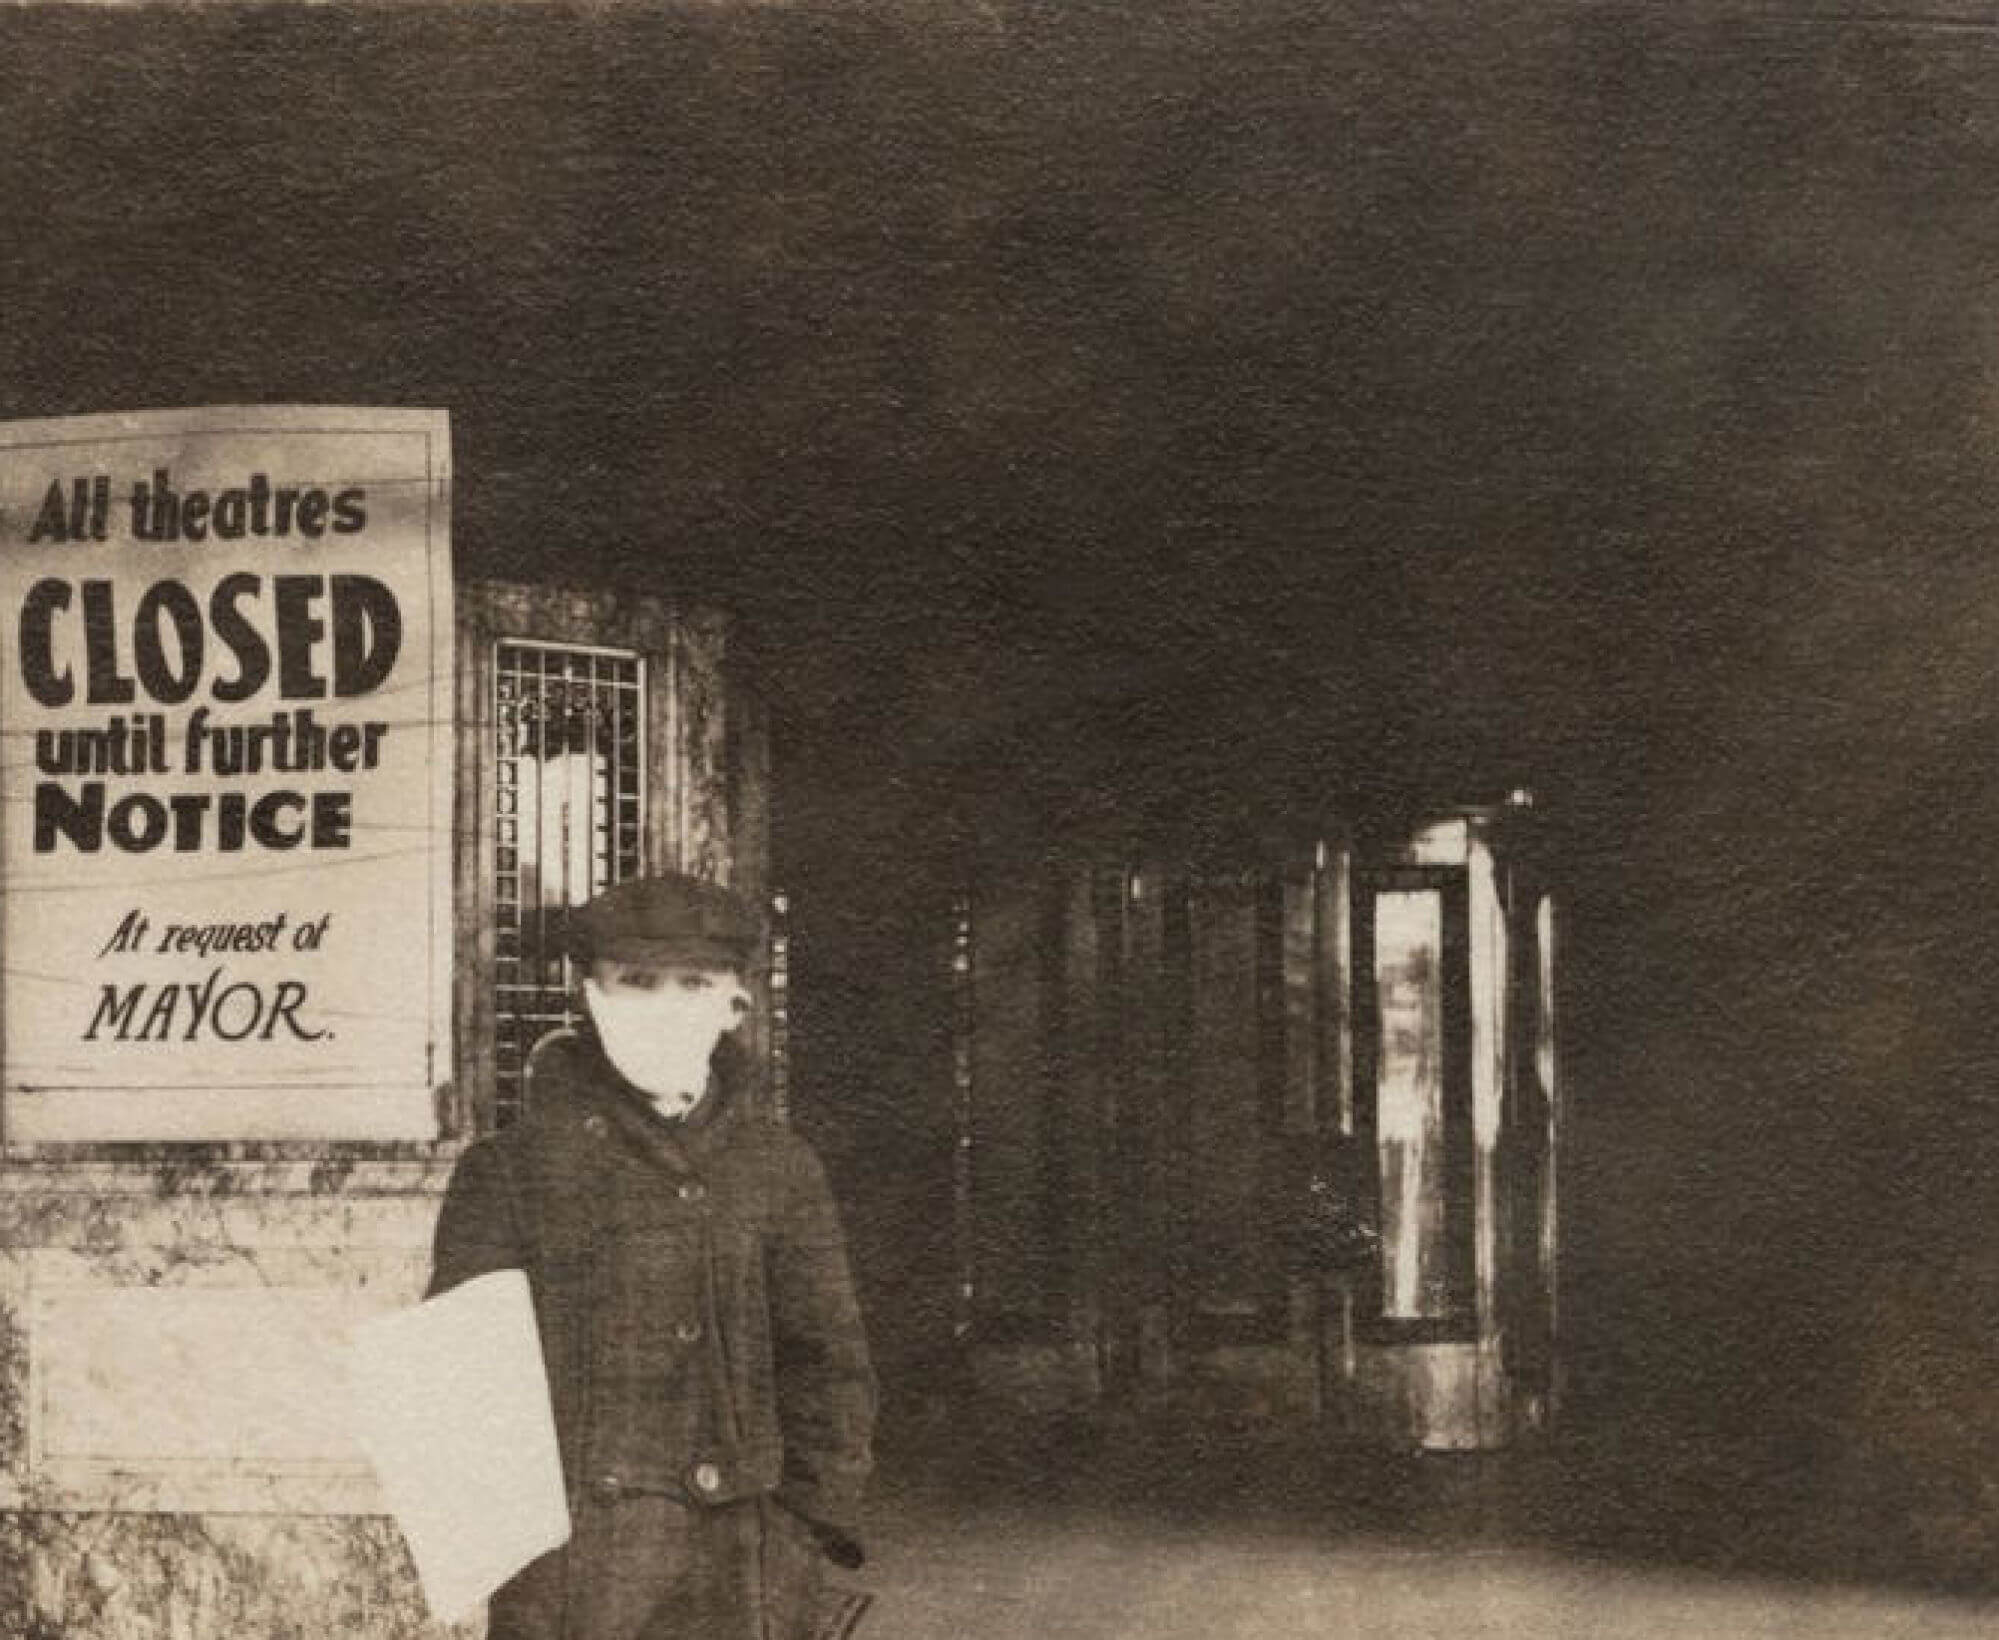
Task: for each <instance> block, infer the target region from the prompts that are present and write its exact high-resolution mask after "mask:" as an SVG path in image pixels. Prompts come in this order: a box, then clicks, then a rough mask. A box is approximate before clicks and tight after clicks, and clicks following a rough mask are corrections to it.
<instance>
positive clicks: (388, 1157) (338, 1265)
mask: <svg viewBox="0 0 1999 1640" xmlns="http://www.w3.org/2000/svg"><path fill="white" fill-rule="evenodd" d="M450 1161H451V1153H450V1152H449V1151H448V1150H444V1149H441V1148H440V1149H435V1150H433V1149H430V1148H429V1147H420V1146H405V1147H398V1148H394V1149H390V1148H386V1147H376V1148H375V1149H374V1150H373V1151H372V1152H370V1153H368V1154H365V1155H360V1154H355V1153H351V1152H348V1153H338V1152H335V1151H334V1150H333V1149H331V1148H330V1147H327V1148H324V1149H322V1150H321V1151H320V1153H318V1154H314V1152H313V1150H312V1147H309V1146H297V1145H294V1146H287V1147H265V1148H264V1149H263V1150H261V1151H252V1150H251V1149H250V1148H249V1147H241V1146H237V1147H230V1146H210V1147H205V1148H204V1149H202V1150H200V1151H195V1152H190V1151H188V1150H187V1149H186V1148H185V1147H174V1148H172V1149H169V1148H166V1147H160V1148H158V1149H157V1150H152V1151H148V1150H147V1149H145V1148H144V1147H129V1153H128V1154H125V1155H122V1156H120V1157H118V1158H117V1159H115V1160H114V1159H108V1158H105V1157H99V1158H98V1159H94V1160H77V1159H65V1158H63V1157H61V1156H59V1155H55V1154H52V1153H43V1154H39V1155H37V1154H35V1153H33V1152H27V1153H23V1152H22V1151H20V1150H18V1149H17V1150H16V1151H15V1152H13V1153H11V1154H10V1155H9V1156H8V1157H7V1159H6V1165H5V1166H4V1168H0V1247H4V1249H5V1251H4V1252H0V1502H4V1503H5V1504H6V1505H7V1506H8V1510H7V1512H6V1513H4V1514H0V1613H4V1614H6V1617H7V1619H8V1625H9V1626H8V1627H7V1628H6V1631H5V1632H7V1633H8V1634H9V1635H20V1636H22V1640H53V1637H56V1636H62V1637H64V1640H140V1637H142V1636H143V1637H147V1640H152V1637H160V1640H239V1637H240V1640H251V1637H255V1640H290V1637H292V1636H305V1635H335V1634H337V1635H340V1636H343V1637H347V1636H352V1637H356V1640H390V1637H394V1640H416V1637H418V1636H425V1635H434V1634H437V1633H440V1632H442V1631H439V1630H437V1629H436V1627H435V1626H434V1625H430V1624H428V1623H427V1622H426V1620H425V1618H424V1613H423V1609H422V1604H421V1600H420V1597H419V1595H418V1593H417V1589H416V1585H415V1581H414V1577H413V1574H412V1572H411V1570H410V1566H409V1561H408V1557H407V1553H406V1551H405V1550H404V1548H403V1545H402V1541H401V1538H400V1536H399V1534H398V1533H397V1532H396V1530H395V1528H394V1526H393V1525H392V1524H391V1523H390V1522H389V1521H388V1520H386V1519H385V1518H383V1517H382V1516H381V1514H380V1513H379V1510H380V1507H381V1506H380V1503H379V1500H378V1498H377V1496H376V1491H375V1486H374V1482H373V1478H372V1476H371V1475H370V1473H369V1471H368V1468H367V1465H366V1462H365V1460H364V1459H363V1458H362V1457H361V1455H360V1454H359V1452H358V1451H357V1450H356V1449H355V1448H354V1447H353V1446H352V1445H351V1444H350V1442H349V1440H348V1438H347V1435H346V1425H345V1417H344V1413H343V1406H344V1378H343V1374H342V1370H341V1366H340V1349H341V1345H342V1340H343V1335H344V1331H345V1328H346V1326H347V1325H348V1324H350V1323H351V1322H352V1321H353V1320H356V1319H358V1318H360V1317H361V1316H364V1315H366V1314H368V1313H370V1312H371V1311H374V1310H379V1309H383V1308H388V1307H393V1306H395V1305H400V1304H404V1303H408V1302H410V1301H411V1300H412V1299H414V1298H415V1296H416V1295H417V1294H418V1292H419V1291H420V1290H421V1286H422V1282H423V1278H424V1274H425V1271H426V1270H427V1268H428V1262H429V1259H428V1250H429V1238H430V1229H431V1224H432V1222H433V1220H434V1219H435V1216H436V1209H437V1201H438V1195H439V1192H440V1191H441V1189H442V1187H443V1183H444V1180H445V1178H446V1177H447V1176H448V1170H449V1166H450ZM463 1632H466V1633H470V1632H473V1631H472V1630H466V1631H463Z"/></svg>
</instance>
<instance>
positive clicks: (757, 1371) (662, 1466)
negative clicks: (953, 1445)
mask: <svg viewBox="0 0 1999 1640" xmlns="http://www.w3.org/2000/svg"><path fill="white" fill-rule="evenodd" d="M730 1047H731V1045H730V1044H727V1043H725V1047H724V1051H723V1052H722V1053H719V1054H718V1055H717V1059H716V1076H715V1080H714V1081H713V1082H712V1083H711V1084H710V1088H709V1092H708V1095H707V1097H706V1098H705V1099H704V1100H703V1101H702V1103H701V1104H700V1105H699V1106H698V1107H697V1108H696V1109H695V1110H694V1111H693V1112H692V1113H690V1114H689V1115H688V1116H687V1117H686V1118H685V1119H683V1120H681V1121H678V1122H669V1121H667V1120H665V1119H663V1118H662V1117H660V1116H659V1115H658V1114H657V1112H655V1111H654V1109H653V1107H652V1106H651V1104H650V1103H649V1102H648V1101H647V1100H646V1099H645V1097H644V1096H643V1095H642V1094H640V1093H638V1092H637V1091H636V1090H635V1089H633V1088H632V1087H631V1086H630V1085H629V1084H628V1083H626V1082H625V1081H624V1079H623V1078H622V1077H620V1076H619V1075H618V1074H617V1072H616V1071H615V1070H613V1069H612V1067H611V1065H610V1062H609V1061H608V1060H607V1059H606V1058H605V1057H604V1054H603V1051H602V1049H601V1048H599V1047H598V1046H597V1044H596V1042H595V1040H594V1038H593V1037H591V1036H589V1035H587V1034H584V1033H564V1034H563V1035H560V1036H557V1037H554V1038H551V1039H550V1040H549V1041H547V1042H545V1043H544V1044H543V1045H542V1046H541V1047H540V1048H538V1049H537V1050H536V1053H535V1055H534V1059H533V1062H532V1064H531V1066H530V1077H529V1099H528V1110H527V1115H526V1116H525V1117H524V1118H523V1119H522V1120H521V1121H520V1122H518V1123H517V1124H516V1125H515V1126H513V1127H511V1128H509V1129H507V1130H506V1131H504V1132H502V1133H498V1134H495V1135H493V1136H492V1137H490V1138H486V1139H482V1140H480V1141H478V1142H477V1143H476V1144H474V1145H473V1146H472V1147H471V1148H470V1149H468V1150H467V1151H466V1152H465V1154H464V1156H463V1157H461V1158H460V1160H459V1163H458V1166H457V1169H456V1171H455V1172H454V1174H453V1176H452V1180H451V1186H450V1189H449V1191H448V1192H447V1194H446V1197H445V1202H444V1208H443V1212H442V1214H441V1215H440V1217H439V1219H438V1224H437V1233H436V1244H435V1255H434V1259H433V1266H432V1274H431V1284H430V1290H431V1291H432V1292H433V1293H438V1292H443V1291H445V1290H446V1289H448V1288H450V1287H453V1286H455V1285H457V1284H458V1283H459V1282H461V1281H465V1280H468V1279H470V1278H471V1277H473V1276H478V1275H484V1274H487V1273H488V1272H491V1271H494V1270H501V1269H512V1268H520V1269H524V1270H526V1272H527V1275H528V1282H529V1286H530V1287H531V1289H532V1290H533V1293H534V1301H535V1314H536V1319H537V1322H538V1325H539V1327H540V1331H541V1344H542V1354H543V1356H544V1358H545V1360H546V1363H547V1367H548V1376H549V1394H550V1399H551V1400H552V1402H553V1404H554V1411H555V1424H556V1433H557V1437H558V1439H559V1441H560V1444H561V1450H562V1467H563V1474H564V1477H565V1479H566V1481H567V1484H568V1490H569V1506H570V1513H571V1517H572V1520H573V1532H572V1535H571V1538H570V1541H569V1543H568V1544H567V1545H566V1546H565V1547H563V1548H561V1549H558V1550H555V1551H553V1552H552V1553H550V1554H547V1555H544V1556H542V1557H541V1558H540V1559H539V1560H537V1561H535V1562H534V1563H533V1564H532V1565H530V1566H528V1567H527V1568H526V1569H525V1570H523V1571H522V1572H521V1573H520V1575H519V1576H517V1577H516V1578H514V1579H513V1581H512V1582H510V1583H509V1584H507V1585H506V1586H505V1587H504V1588H502V1589H501V1590H500V1591H499V1592H498V1593H496V1594H495V1596H494V1597H493V1600H492V1603H491V1608H490V1640H819V1637H827V1636H835V1635H843V1634H845V1633H847V1632H848V1631H849V1630H850V1629H851V1627H852V1625H853V1623H854V1621H855V1620H856V1619H857V1618H858V1616H859V1612H860V1609H861V1607H862V1605H864V1604H865V1599H864V1597H860V1596H857V1595H854V1594H851V1593H841V1592H840V1591H838V1590H837V1589H835V1588H834V1587H833V1586H832V1585H830V1584H829V1583H828V1582H827V1581H826V1580H825V1578H824V1576H823V1573H824V1570H825V1565H826V1562H827V1560H828V1559H829V1558H831V1559H833V1560H837V1561H839V1562H840V1563H841V1564H844V1565H850V1566H851V1565H855V1564H858V1563H859V1560H860V1549H859V1546H858V1544H857V1543H856V1541H855V1540H854V1537H853V1523H852V1517H851V1511H852V1509H853V1507H854V1506H855V1504H856V1502H857V1501H858V1498H859V1494H860V1490H861V1485H862V1482H863V1481H864V1479H865V1478H866V1475H867V1472H868V1468H869V1448H870V1439H871V1436H872V1432H873V1421H874V1405H875V1388H874V1378H873V1375H872V1372H871V1370H870V1366H869V1361H868V1351H867V1343H866V1339H865V1336H864V1334H863V1332H862V1328H861V1317H860V1311H859V1308H858V1306H857V1305H856V1303H855V1298H854V1288H853V1282H852V1279H851V1276H850V1273H849V1270H848V1266H847V1256H846V1247H845V1242H844V1238H843V1237H842V1235H841V1231H840V1225H839V1220H838V1217H837V1215H836V1213H835V1211H834V1207H833V1202H832V1198H831V1195H830V1193H829V1192H828V1190H827V1186H826V1179H825V1175H824V1173H823V1172H822V1171H821V1169H820V1166H819V1162H818V1159H817V1158H816V1157H815V1156H814V1155H813V1154H812V1152H811V1150H810V1149H809V1148H808V1147H807V1145H806V1144H805V1142H804V1141H803V1140H802V1139H800V1138H799V1137H798V1136H797V1135H796V1134H794V1133H792V1132H791V1131H790V1130H789V1129H788V1128H785V1127H783V1126H781V1125H779V1124H778V1123H777V1122H775V1121H774V1120H771V1119H769V1118H767V1117H765V1116H763V1115H762V1114H761V1113H760V1112H758V1111H756V1110H753V1109H751V1108H750V1105H749V1100H748V1098H747V1097H746V1085H745V1078H744V1077H743V1076H742V1075H741V1074H740V1073H739V1067H740V1056H737V1055H735V1054H733V1053H731V1052H729V1048H730Z"/></svg>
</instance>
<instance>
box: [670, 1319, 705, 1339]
mask: <svg viewBox="0 0 1999 1640" xmlns="http://www.w3.org/2000/svg"><path fill="white" fill-rule="evenodd" d="M673 1336H674V1337H675V1338H677V1339H679V1340H680V1341H681V1343H683V1344H692V1343H693V1342H694V1341H695V1340H696V1339H697V1338H699V1337H700V1336H701V1323H700V1322H698V1321H683V1322H681V1323H680V1325H679V1326H677V1327H675V1328H674V1329H673Z"/></svg>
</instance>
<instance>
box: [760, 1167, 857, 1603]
mask: <svg viewBox="0 0 1999 1640" xmlns="http://www.w3.org/2000/svg"><path fill="white" fill-rule="evenodd" d="M792 1142H793V1144H794V1145H795V1147H796V1148H795V1149H794V1151H793V1154H792V1157H791V1165H790V1166H789V1167H788V1168H786V1170H785V1172H786V1176H787V1190H786V1199H785V1204H784V1209H783V1211H782V1212H781V1213H780V1215H779V1216H778V1225H777V1236H776V1238H775V1243H774V1245H773V1247H772V1249H771V1260H770V1272H769V1273H770V1284H771V1341H772V1345H773V1348H774V1351H775V1357H776V1369H777V1410H778V1419H779V1423H780V1425H781V1427H782V1430H783V1435H784V1479H783V1482H782V1483H781V1485H780V1487H779V1490H778V1498H779V1501H780V1502H782V1503H784V1504H785V1505H787V1506H788V1507H789V1508H790V1509H792V1511H793V1512H794V1513H796V1514H798V1515H801V1516H803V1517H804V1518H805V1520H806V1521H807V1522H808V1523H809V1524H810V1525H811V1526H812V1527H813V1528H814V1530H815V1532H816V1533H817V1535H818V1537H819V1540H820V1542H821V1544H822V1545H823V1546H824V1547H825V1549H826V1551H827V1553H828V1554H830V1555H831V1556H832V1557H833V1559H834V1560H836V1561H838V1562H840V1563H841V1564H843V1565H848V1566H855V1565H859V1564H860V1562H861V1559H862V1551H861V1547H860V1544H859V1542H858V1540H857V1539H856V1537H855V1535H854V1532H855V1525H856V1521H855V1512H856V1509H857V1507H858V1505H859V1503H860V1496H861V1490H862V1487H863V1486H864V1485H865V1484H866V1481H867V1478H868V1474H869V1471H870V1470H871V1469H872V1467H873V1443H874V1421H875V1377H874V1369H873V1366H872V1364H871V1363H870V1361H869V1357H868V1342H867V1334H866V1332H865V1330H864V1328H863V1326H862V1323H861V1308H860V1303H859V1300H858V1299H857V1298H856V1296H855V1292H854V1280H853V1272H852V1271H851V1269H850V1268H849V1266H848V1262H847V1246H846V1238H845V1236H844V1235H843V1234H842V1233H841V1229H840V1219H839V1214H838V1211H837V1210H836V1209H835V1207H834V1205H833V1195H832V1192H831V1190H830V1189H829V1188H828V1187H827V1184H826V1174H825V1170H824V1169H823V1168H822V1167H821V1166H820V1164H819V1159H818V1158H817V1157H816V1156H814V1155H813V1154H812V1152H811V1150H810V1149H809V1148H807V1147H806V1145H805V1144H804V1142H803V1141H801V1140H796V1139H794V1140H793V1141H792Z"/></svg>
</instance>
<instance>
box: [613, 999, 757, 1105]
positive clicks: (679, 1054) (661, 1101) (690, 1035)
mask: <svg viewBox="0 0 1999 1640" xmlns="http://www.w3.org/2000/svg"><path fill="white" fill-rule="evenodd" d="M683 979H684V977H683V976H682V975H680V974H676V973H671V972H669V973H666V974H664V975H662V976H658V977H657V982H656V983H654V984H652V985H650V986H645V987H640V986H632V985H629V984H627V983H623V982H621V981H619V980H618V979H616V978H614V979H613V981H612V983H611V984H609V985H605V984H602V983H600V982H599V981H598V980H597V979H596V978H595V977H592V978H589V979H586V980H584V982H583V1000H584V1003H585V1005H586V1006H587V1007H588V1008H589V1010H590V1018H591V1021H592V1022H593V1023H594V1024H595V1025H596V1027H597V1036H598V1039H599V1040H600V1041H601V1042H602V1043H603V1045H604V1054H605V1057H606V1058H608V1059H609V1060H610V1061H611V1063H612V1064H613V1065H614V1066H616V1067H617V1071H618V1074H619V1075H620V1076H622V1077H624V1079H625V1080H626V1081H627V1082H629V1083H631V1085H632V1086H633V1087H635V1088H637V1089H638V1090H639V1091H640V1092H641V1093H644V1094H647V1095H649V1096H650V1097H651V1099H652V1101H653V1103H654V1104H656V1105H657V1106H658V1107H659V1108H660V1110H661V1111H662V1112H663V1113H664V1114H665V1115H668V1116H679V1115H682V1114H684V1113H685V1112H686V1111H688V1110H691V1109H692V1108H693V1107H694V1106H695V1105H696V1104H698V1103H699V1102H700V1100H701V1096H702V1094H704V1093H706V1092H707V1090H708V1061H709V1059H710V1058H711V1057H712V1056H713V1054H714V1052H715V1045H716V1043H718V1042H719V1041H721V1039H722V1036H723V1034H724V1033H725V1032H727V1031H728V1030H730V1029H731V1028H733V1027H734V1026H735V1025H736V1024H737V1023H738V1022H739V1020H740V1018H741V1013H740V1008H741V1007H742V1006H746V1005H747V1004H748V1001H749V994H748V993H747V992H746V991H744V989H743V988H742V986H741V985H739V984H738V983H737V982H736V981H735V980H734V979H733V978H728V977H722V978H716V977H714V976H703V979H704V983H702V984H700V985H698V986H689V985H687V984H685V983H684V982H683Z"/></svg>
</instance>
